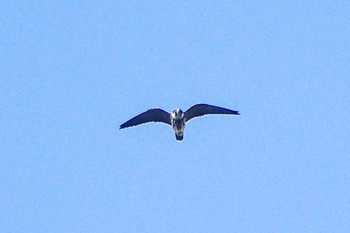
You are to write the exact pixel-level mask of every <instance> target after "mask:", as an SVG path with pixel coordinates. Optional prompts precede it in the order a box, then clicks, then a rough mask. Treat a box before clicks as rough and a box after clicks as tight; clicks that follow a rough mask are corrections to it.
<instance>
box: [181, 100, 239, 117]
mask: <svg viewBox="0 0 350 233" xmlns="http://www.w3.org/2000/svg"><path fill="white" fill-rule="evenodd" d="M206 114H232V115H240V114H239V112H238V111H234V110H231V109H227V108H222V107H218V106H213V105H209V104H196V105H193V106H192V107H190V108H189V109H188V110H187V111H186V112H185V121H189V120H191V119H192V118H194V117H200V116H203V115H206Z"/></svg>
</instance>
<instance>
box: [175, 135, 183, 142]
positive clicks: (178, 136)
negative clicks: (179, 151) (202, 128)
mask: <svg viewBox="0 0 350 233" xmlns="http://www.w3.org/2000/svg"><path fill="white" fill-rule="evenodd" d="M175 137H176V140H178V141H182V139H183V138H184V135H183V134H181V135H177V134H175Z"/></svg>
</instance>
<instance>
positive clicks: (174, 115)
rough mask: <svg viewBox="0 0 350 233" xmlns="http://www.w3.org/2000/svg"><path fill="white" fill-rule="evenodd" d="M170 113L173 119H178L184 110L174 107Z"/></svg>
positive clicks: (182, 115) (181, 116)
mask: <svg viewBox="0 0 350 233" xmlns="http://www.w3.org/2000/svg"><path fill="white" fill-rule="evenodd" d="M171 115H172V117H173V118H174V119H180V118H183V117H184V112H183V111H182V110H181V109H175V110H174V111H173V112H172V113H171Z"/></svg>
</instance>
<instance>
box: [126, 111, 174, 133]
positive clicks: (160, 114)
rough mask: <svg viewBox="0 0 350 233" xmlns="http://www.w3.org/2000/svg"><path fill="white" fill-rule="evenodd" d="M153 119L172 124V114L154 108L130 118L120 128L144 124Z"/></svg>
mask: <svg viewBox="0 0 350 233" xmlns="http://www.w3.org/2000/svg"><path fill="white" fill-rule="evenodd" d="M151 121H154V122H163V123H166V124H169V125H170V124H171V123H170V114H169V113H168V112H166V111H164V110H162V109H160V108H153V109H150V110H148V111H146V112H143V113H141V114H139V115H137V116H136V117H134V118H132V119H130V120H128V121H127V122H125V123H124V124H122V125H120V128H119V129H123V128H126V127H131V126H135V125H139V124H143V123H147V122H151Z"/></svg>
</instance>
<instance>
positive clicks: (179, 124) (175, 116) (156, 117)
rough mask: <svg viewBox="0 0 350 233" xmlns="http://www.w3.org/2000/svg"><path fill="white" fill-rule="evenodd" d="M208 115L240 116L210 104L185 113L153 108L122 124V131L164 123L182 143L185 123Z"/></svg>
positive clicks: (201, 105)
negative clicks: (142, 125) (152, 123)
mask: <svg viewBox="0 0 350 233" xmlns="http://www.w3.org/2000/svg"><path fill="white" fill-rule="evenodd" d="M207 114H231V115H240V114H239V112H238V111H235V110H231V109H227V108H222V107H218V106H214V105H209V104H195V105H193V106H192V107H190V108H189V109H188V110H187V111H185V112H183V111H182V110H181V109H175V110H174V111H172V112H171V113H168V112H166V111H164V110H162V109H160V108H152V109H149V110H147V111H146V112H143V113H141V114H139V115H137V116H135V117H134V118H132V119H130V120H128V121H127V122H125V123H123V124H121V125H120V129H124V128H127V127H131V126H136V125H140V124H143V123H147V122H163V123H165V124H168V125H171V127H172V128H173V130H174V131H175V137H176V140H178V141H181V140H182V139H183V136H184V129H185V123H186V122H187V121H189V120H191V119H192V118H195V117H200V116H203V115H207Z"/></svg>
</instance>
